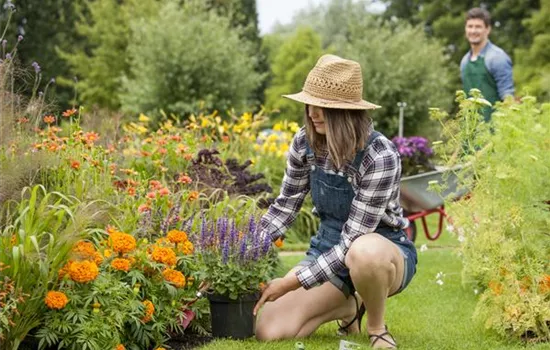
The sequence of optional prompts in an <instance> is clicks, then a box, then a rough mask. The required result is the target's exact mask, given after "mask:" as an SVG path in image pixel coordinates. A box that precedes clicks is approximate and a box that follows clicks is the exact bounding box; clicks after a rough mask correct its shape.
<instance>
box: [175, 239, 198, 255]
mask: <svg viewBox="0 0 550 350" xmlns="http://www.w3.org/2000/svg"><path fill="white" fill-rule="evenodd" d="M194 250H195V247H194V246H193V243H191V241H186V242H184V243H182V244H178V251H179V252H182V253H183V254H184V255H191V254H193V251H194Z"/></svg>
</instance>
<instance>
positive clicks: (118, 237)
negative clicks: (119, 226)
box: [109, 232, 136, 254]
mask: <svg viewBox="0 0 550 350" xmlns="http://www.w3.org/2000/svg"><path fill="white" fill-rule="evenodd" d="M109 242H110V244H111V248H112V249H113V250H114V251H115V252H117V253H121V254H124V253H129V252H131V251H132V250H134V249H136V239H135V238H134V236H132V235H129V234H127V233H124V232H113V233H111V235H110V236H109Z"/></svg>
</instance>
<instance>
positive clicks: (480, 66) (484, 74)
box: [463, 56, 500, 122]
mask: <svg viewBox="0 0 550 350" xmlns="http://www.w3.org/2000/svg"><path fill="white" fill-rule="evenodd" d="M463 76H464V81H463V85H464V91H465V92H466V94H468V95H469V92H470V89H474V88H475V89H479V90H480V91H481V93H482V94H483V97H484V98H485V99H486V100H487V101H489V102H491V104H492V105H493V106H494V105H495V102H497V101H500V98H499V96H498V90H497V84H496V82H495V79H494V78H493V76H492V75H491V73H489V71H488V70H487V67H486V66H485V60H484V58H483V57H482V56H478V57H477V60H475V61H468V63H467V64H466V67H464V73H463ZM482 112H483V117H484V119H485V121H486V122H489V121H490V120H491V113H492V112H493V108H491V107H485V108H483V110H482Z"/></svg>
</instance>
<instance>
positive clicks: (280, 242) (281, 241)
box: [275, 237, 283, 248]
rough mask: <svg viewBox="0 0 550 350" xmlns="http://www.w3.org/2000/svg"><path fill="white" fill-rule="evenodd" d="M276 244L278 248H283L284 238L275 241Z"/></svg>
mask: <svg viewBox="0 0 550 350" xmlns="http://www.w3.org/2000/svg"><path fill="white" fill-rule="evenodd" d="M275 246H276V247H277V248H281V247H282V246H283V240H282V239H281V238H280V237H279V238H277V240H276V241H275Z"/></svg>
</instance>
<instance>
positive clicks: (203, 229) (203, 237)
mask: <svg viewBox="0 0 550 350" xmlns="http://www.w3.org/2000/svg"><path fill="white" fill-rule="evenodd" d="M206 235H207V229H206V218H205V217H204V215H203V216H202V222H201V241H200V246H201V249H203V250H204V248H205V247H206V240H207V236H206Z"/></svg>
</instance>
